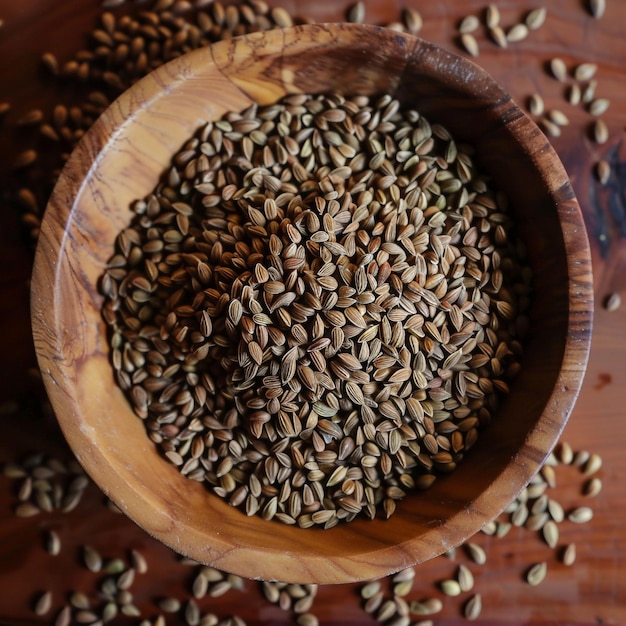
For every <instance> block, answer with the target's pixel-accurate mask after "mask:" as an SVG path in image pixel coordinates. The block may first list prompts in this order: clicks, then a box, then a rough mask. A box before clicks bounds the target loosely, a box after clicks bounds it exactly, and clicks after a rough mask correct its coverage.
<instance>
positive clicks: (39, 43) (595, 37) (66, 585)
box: [0, 0, 626, 626]
mask: <svg viewBox="0 0 626 626" xmlns="http://www.w3.org/2000/svg"><path fill="white" fill-rule="evenodd" d="M271 4H272V5H277V4H280V5H281V6H284V7H285V8H286V9H287V10H289V11H290V12H291V13H300V14H302V15H307V16H310V17H311V18H313V19H315V20H317V21H332V20H338V19H341V18H342V17H343V15H344V12H343V11H344V9H345V6H346V5H341V4H340V3H337V2H331V1H330V0H326V1H325V0H317V1H313V0H301V1H298V0H286V1H285V2H281V3H278V2H272V3H271ZM407 4H408V5H410V6H415V7H416V8H418V9H419V11H420V13H421V15H422V17H423V20H424V26H423V29H422V31H421V33H420V34H421V36H423V37H424V38H425V39H429V40H431V41H434V42H435V43H438V44H440V45H443V46H445V47H448V48H450V49H452V50H454V51H456V52H462V50H461V49H460V48H459V47H458V41H457V38H458V31H457V26H458V23H459V20H460V19H461V18H462V17H464V16H465V15H468V14H475V15H478V16H481V17H482V16H483V14H484V10H485V7H486V2H478V1H475V0H465V1H461V0H445V1H442V2H438V3H436V2H429V3H425V2H419V3H418V2H414V3H411V2H408V3H407ZM496 4H497V5H498V7H499V8H500V12H501V16H502V23H503V24H504V25H512V24H513V23H515V22H516V21H519V20H520V19H522V18H523V17H524V15H525V14H526V13H527V12H528V11H529V10H531V9H532V8H536V6H537V4H536V3H528V2H522V1H521V0H500V1H498V2H496ZM365 5H366V21H368V22H372V23H388V22H390V21H396V20H398V18H399V15H400V12H401V9H402V7H403V6H405V5H404V3H402V2H400V1H399V0H396V1H394V2H384V1H382V0H371V1H368V2H366V3H365ZM546 5H548V3H546ZM146 6H149V5H146V4H145V3H136V4H133V3H131V2H127V7H130V8H131V9H132V8H133V7H135V8H144V7H146ZM587 6H588V4H587V2H586V1H585V2H583V1H582V0H552V1H551V2H550V3H549V6H548V18H547V21H546V23H545V24H544V26H543V27H542V28H540V29H539V30H537V31H534V32H532V33H531V34H530V36H529V37H528V38H527V39H526V40H525V41H522V42H519V43H515V44H510V45H509V47H508V48H507V49H499V48H498V47H497V46H496V45H495V44H494V43H493V42H491V41H490V40H489V39H488V37H487V36H486V35H485V33H484V30H482V29H481V30H480V31H479V33H478V40H479V47H480V50H481V53H480V56H479V57H478V58H477V59H476V62H478V63H479V64H480V65H482V66H483V67H484V68H485V69H487V70H488V71H489V72H491V73H492V74H493V75H494V76H495V78H496V79H497V80H499V81H500V82H501V84H503V85H504V86H505V87H506V88H507V89H508V90H509V91H510V93H511V94H512V95H513V97H514V98H515V99H516V100H517V101H518V102H519V103H520V104H522V105H526V102H527V98H528V96H529V95H530V94H532V93H534V92H538V93H540V94H541V95H542V96H543V98H544V100H545V102H546V107H547V109H548V110H550V109H553V108H558V109H561V110H562V111H563V112H565V113H566V115H567V116H568V118H569V120H570V123H569V125H568V126H566V127H564V128H563V129H562V135H561V136H560V137H558V138H553V139H552V142H553V145H554V146H555V148H556V149H557V152H558V153H559V155H560V156H561V158H562V160H563V162H564V164H565V166H566V169H567V170H568V173H569V175H570V178H571V180H572V183H573V185H574V188H575V191H576V193H577V196H578V199H579V202H580V204H581V206H582V208H583V212H584V214H585V219H586V223H587V229H588V234H589V238H590V242H591V246H592V254H593V262H594V288H595V295H596V314H595V321H594V334H593V342H592V350H591V356H590V360H589V364H588V368H587V373H586V376H585V380H584V383H583V388H582V391H581V394H580V397H579V399H578V402H577V405H576V408H575V410H574V412H573V413H572V416H571V418H570V422H569V424H568V426H567V427H566V431H565V433H564V439H566V440H567V441H568V442H569V443H570V444H571V446H572V448H573V449H574V450H589V451H591V452H595V453H598V454H600V455H601V456H602V458H603V466H602V469H601V470H600V472H599V474H598V476H600V477H601V479H602V481H603V485H604V488H603V490H602V492H601V493H600V494H599V495H598V496H596V497H595V498H593V499H589V498H586V497H585V496H583V495H582V494H581V485H582V483H583V480H584V479H583V477H582V475H581V472H580V471H579V470H578V469H577V468H574V467H558V468H557V471H556V474H557V481H558V485H557V487H556V488H555V489H554V490H552V492H551V495H553V496H554V497H555V498H557V499H558V500H559V501H560V502H561V503H562V504H563V505H564V506H565V508H566V510H569V509H572V508H574V507H575V506H581V505H587V504H589V505H590V506H592V507H593V510H594V517H593V519H592V520H591V521H590V522H589V523H587V524H584V525H575V524H572V523H569V522H564V523H563V524H561V525H560V530H561V538H560V541H559V545H560V546H562V545H565V544H566V543H568V542H570V541H571V542H575V543H576V545H577V548H578V558H577V561H576V563H575V564H574V565H573V566H572V567H566V566H565V565H563V564H562V563H560V562H559V560H558V550H556V551H555V550H552V549H550V548H549V547H548V546H547V545H546V544H545V543H544V542H542V541H541V539H540V538H539V537H538V536H537V534H536V533H532V532H530V531H528V530H524V529H519V528H513V529H512V530H511V532H509V534H507V535H506V536H505V537H503V538H494V537H488V536H486V535H482V534H481V535H479V536H477V537H476V539H475V540H476V542H477V543H480V544H481V545H482V546H483V547H484V548H485V550H486V551H487V556H488V561H487V564H486V565H484V566H477V565H474V564H471V563H470V562H469V560H468V558H467V556H466V555H465V554H464V553H463V552H462V551H458V552H457V554H456V556H455V558H454V559H449V558H446V557H439V558H437V559H435V560H434V561H432V562H429V563H427V564H424V565H421V566H419V567H418V568H417V577H416V582H415V587H414V590H413V591H412V592H411V594H410V596H408V599H418V598H420V597H427V596H435V597H439V598H442V599H443V600H444V606H443V610H442V612H441V613H440V614H438V615H437V616H434V618H433V619H434V620H435V623H436V624H440V625H443V624H445V625H448V626H452V625H455V624H462V623H465V620H464V619H463V617H462V613H461V608H462V606H463V603H464V602H465V601H466V600H467V598H468V597H469V594H465V595H463V596H459V597H458V598H444V596H443V595H442V593H441V592H440V591H439V590H438V588H437V583H438V582H440V581H441V580H443V579H445V578H448V577H450V576H453V575H454V573H455V571H456V568H457V567H458V564H459V563H466V564H469V566H470V567H471V569H472V571H473V573H474V575H475V590H474V591H475V592H479V593H480V594H481V596H482V601H483V611H482V614H481V617H480V619H479V621H478V623H480V624H485V625H487V626H489V625H492V626H495V625H504V624H507V625H516V624H532V625H535V626H539V625H542V626H547V625H549V624H563V625H565V624H577V625H589V626H590V625H592V624H616V625H617V624H626V534H625V532H624V522H625V521H626V496H625V495H624V494H625V491H624V481H625V480H626V455H624V452H623V448H624V435H625V434H626V426H625V425H624V418H625V414H626V409H625V392H624V390H625V389H626V357H625V354H626V353H625V349H626V209H625V205H626V144H625V139H626V129H625V125H626V89H624V81H625V80H626V38H625V37H624V29H625V27H626V2H623V1H621V0H607V10H606V14H605V15H604V16H603V18H602V19H599V20H597V19H594V18H592V17H591V16H590V14H589V12H588V10H587ZM123 10H126V9H125V7H122V9H120V11H123ZM101 11H102V9H101V7H100V5H99V3H98V2H97V0H81V1H80V2H70V1H69V0H39V1H38V2H33V1H28V0H26V1H24V2H14V1H13V0H0V18H1V19H3V20H4V24H3V26H2V27H1V28H0V85H1V87H0V102H2V101H7V102H10V103H11V105H12V109H11V111H10V112H9V113H8V114H6V115H5V116H4V118H3V119H2V121H0V194H1V195H0V220H1V225H0V268H2V269H1V270H0V293H1V297H0V328H1V329H2V332H1V333H0V353H1V355H2V358H1V359H0V407H2V408H1V409H0V420H1V422H0V423H1V424H2V437H0V462H2V463H5V462H9V461H13V460H16V459H19V458H20V457H21V456H22V455H23V454H26V453H28V452H31V451H43V452H46V453H48V454H52V455H56V456H58V457H59V458H65V459H68V458H71V455H70V453H69V450H68V449H67V447H66V445H65V443H64V441H63V438H62V435H61V434H60V431H59V429H58V427H57V425H56V422H55V420H54V418H53V416H52V415H51V414H50V413H49V412H48V411H46V410H43V411H42V409H41V405H42V401H43V404H44V405H45V399H43V396H42V391H41V387H40V384H39V382H38V380H37V377H36V375H35V373H34V371H33V369H34V368H35V360H34V353H33V349H32V345H31V338H30V337H31V335H30V325H29V316H28V280H29V275H30V269H31V263H32V256H33V250H32V244H31V242H30V241H29V238H28V233H27V231H26V229H24V228H23V227H22V225H21V222H20V213H19V211H18V210H17V209H16V207H15V206H14V204H12V203H11V201H10V199H11V189H12V188H13V187H14V184H15V180H16V177H17V176H18V175H17V174H16V173H15V172H14V171H13V170H12V169H11V163H12V161H13V159H14V158H15V155H16V154H17V150H18V148H19V146H20V144H21V142H22V141H24V140H25V137H26V139H28V137H27V135H28V132H30V131H26V135H25V133H24V131H21V132H17V131H16V130H15V121H16V120H17V119H18V118H19V116H20V115H21V114H23V113H25V112H26V111H28V110H30V109H31V108H33V107H40V108H42V109H44V110H46V111H49V110H50V109H51V107H52V105H53V104H54V103H55V102H57V101H58V100H59V98H61V97H65V95H66V94H64V93H63V89H62V88H61V87H59V86H58V85H57V84H55V82H54V81H51V80H49V79H46V78H45V76H43V75H42V72H41V68H40V62H39V59H40V56H41V54H42V53H43V52H46V51H53V52H54V53H55V54H56V55H57V56H58V58H59V59H61V60H67V59H69V58H70V57H71V55H72V54H73V53H74V52H75V51H76V50H77V49H79V48H80V47H82V46H84V45H85V42H86V36H87V34H88V33H89V32H90V31H91V30H92V29H93V28H94V26H95V24H96V22H97V19H98V15H99V14H100V13H101ZM554 56H559V57H561V58H562V59H563V60H564V61H565V62H566V63H567V65H568V67H570V68H572V67H574V66H576V65H577V64H579V63H582V62H593V63H596V64H597V65H598V70H597V75H596V79H597V81H598V86H597V95H598V96H599V97H606V98H609V99H610V100H611V105H610V108H609V110H608V111H607V112H606V113H605V114H604V115H603V116H602V117H603V119H604V120H605V122H606V123H607V125H608V128H609V131H610V138H609V140H608V141H607V142H606V143H605V144H603V145H598V144H595V143H594V142H593V141H592V140H591V138H590V130H589V129H590V124H591V123H592V121H593V118H592V116H591V115H590V114H589V113H588V112H587V111H586V110H584V108H583V107H581V106H578V107H574V106H572V105H570V104H568V103H567V102H566V100H565V98H564V89H565V85H564V84H563V83H559V82H558V81H556V80H555V79H554V78H553V77H551V76H550V75H549V74H548V73H547V72H546V62H547V61H548V60H549V59H550V58H552V57H554ZM570 82H571V81H570ZM599 159H606V160H608V161H609V162H610V163H611V165H612V177H611V180H610V181H609V184H608V185H606V186H601V185H599V184H598V182H597V180H596V178H595V175H594V166H595V163H596V162H597V161H598V160H599ZM614 292H615V293H621V294H622V297H623V299H624V301H625V304H624V305H623V306H622V307H621V309H619V310H617V311H612V312H609V311H607V310H606V309H605V308H604V306H603V305H604V302H605V299H606V297H607V296H608V295H609V294H610V293H614ZM13 404H16V406H17V411H14V410H12V408H11V407H12V406H13ZM15 489H16V483H15V481H11V480H10V479H8V478H6V477H0V623H3V624H11V625H12V624H38V623H51V621H52V619H53V615H54V613H53V612H51V613H50V614H49V615H47V616H44V617H40V618H38V617H36V616H35V615H34V614H33V612H32V610H31V607H32V602H33V600H34V598H35V597H36V595H37V593H38V592H41V591H44V590H46V589H51V590H52V591H53V596H54V607H56V608H58V607H60V606H61V604H62V602H63V601H65V600H66V599H67V595H68V592H69V590H75V589H76V590H82V591H84V592H85V593H89V594H91V596H92V597H93V598H94V599H95V598H96V593H95V585H96V583H97V580H98V576H97V575H96V574H92V573H90V572H88V571H87V570H86V569H85V568H84V567H82V566H81V563H80V558H79V555H80V550H81V546H83V545H85V544H89V545H93V546H94V547H96V548H97V549H98V550H100V551H101V552H102V554H103V555H106V556H108V557H111V558H116V557H120V558H127V553H128V550H129V549H131V548H136V549H139V550H141V551H142V553H143V554H144V555H145V556H146V559H147V560H148V563H149V572H148V573H147V574H145V575H142V576H138V577H137V580H136V581H135V583H134V584H133V586H132V592H133V594H134V602H135V604H136V605H137V606H138V607H139V608H140V609H141V611H142V617H146V618H154V616H155V615H156V614H157V613H158V610H157V608H156V606H155V604H154V601H155V599H156V598H159V597H162V596H165V595H175V596H176V597H179V598H181V599H188V598H190V597H191V595H190V576H191V572H192V568H190V567H189V566H186V565H182V564H180V562H179V561H178V559H177V558H176V556H175V555H174V554H173V553H172V552H171V551H170V550H169V549H167V548H165V547H164V546H162V545H160V544H159V543H157V542H156V541H154V540H152V539H151V538H150V537H149V536H147V535H146V534H145V533H144V532H143V531H142V530H140V529H139V528H137V527H136V526H135V525H134V524H133V523H132V522H130V521H129V520H127V519H126V518H125V517H123V516H122V515H119V514H116V513H113V512H112V511H110V510H109V509H107V507H106V506H105V504H104V497H103V495H102V494H101V493H100V492H99V491H98V489H97V488H96V487H95V486H90V487H89V488H88V490H87V492H86V494H85V496H84V498H83V499H82V500H81V502H80V504H79V506H78V507H77V508H76V509H75V510H74V511H73V512H71V513H67V514H62V513H49V514H40V515H38V516H35V517H32V518H28V519H18V518H16V517H15V516H14V514H13V509H14V506H15V503H16V493H15ZM45 529H56V530H57V532H58V533H59V535H60V536H61V538H62V541H63V550H62V552H61V554H60V555H59V556H57V557H52V556H50V555H47V554H46V553H45V551H44V549H43V544H42V532H43V531H44V530H45ZM539 561H546V562H547V563H548V576H547V578H546V580H545V581H544V583H543V584H541V585H540V586H538V587H530V586H529V585H528V584H526V583H525V582H524V580H523V576H524V574H525V572H526V570H527V569H528V567H529V566H530V565H531V564H532V563H535V562H539ZM385 584H387V585H388V581H386V582H385ZM358 591H359V586H358V585H341V586H329V587H322V588H320V589H319V591H318V594H317V597H316V600H315V602H314V605H313V609H312V612H313V613H315V614H316V615H317V616H318V617H319V619H320V622H321V623H322V624H355V625H356V624H368V623H372V624H373V623H375V620H374V619H373V618H372V617H370V616H368V615H367V614H366V613H365V612H364V611H363V608H362V603H361V601H360V599H359V595H358ZM199 604H200V605H201V606H202V607H203V610H206V611H211V612H214V613H215V614H216V615H218V616H219V617H220V618H222V617H227V616H228V615H233V614H236V615H239V616H241V617H242V618H243V619H244V620H245V621H246V623H247V624H291V623H295V617H294V614H293V613H290V612H285V611H283V610H281V609H280V608H279V607H277V606H275V605H272V604H270V603H269V602H268V601H267V600H265V599H264V598H263V596H262V594H261V593H260V590H259V584H258V583H257V582H254V581H246V582H245V586H244V590H243V591H237V590H232V591H229V592H228V593H226V594H225V595H224V596H221V597H219V598H206V599H205V600H203V601H201V602H199ZM418 619H419V618H418V617H416V616H413V621H418ZM138 622H139V618H136V617H135V618H116V620H115V621H114V623H115V624H117V623H120V624H126V623H128V624H134V623H138ZM167 623H168V624H176V623H182V621H181V617H180V616H168V618H167Z"/></svg>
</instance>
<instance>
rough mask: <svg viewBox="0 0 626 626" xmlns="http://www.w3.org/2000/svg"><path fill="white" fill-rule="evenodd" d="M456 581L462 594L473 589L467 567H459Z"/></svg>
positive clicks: (470, 573) (471, 575)
mask: <svg viewBox="0 0 626 626" xmlns="http://www.w3.org/2000/svg"><path fill="white" fill-rule="evenodd" d="M457 580H458V581H459V587H460V588H461V591H463V592H466V591H471V590H472V588H473V587H474V576H473V574H472V572H471V571H470V569H469V567H467V565H462V564H461V565H459V571H458V572H457Z"/></svg>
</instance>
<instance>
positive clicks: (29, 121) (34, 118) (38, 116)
mask: <svg viewBox="0 0 626 626" xmlns="http://www.w3.org/2000/svg"><path fill="white" fill-rule="evenodd" d="M41 120H43V111H42V110H41V109H32V110H30V111H28V112H26V113H24V115H22V116H21V117H20V118H18V120H17V122H16V124H17V125H18V126H32V125H34V124H40V123H41Z"/></svg>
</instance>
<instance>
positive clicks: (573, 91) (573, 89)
mask: <svg viewBox="0 0 626 626" xmlns="http://www.w3.org/2000/svg"><path fill="white" fill-rule="evenodd" d="M582 96H583V94H582V91H581V89H580V85H579V84H577V83H573V84H571V85H570V86H569V87H568V88H567V101H568V102H569V103H570V104H571V105H572V106H578V105H579V104H580V103H581V101H582Z"/></svg>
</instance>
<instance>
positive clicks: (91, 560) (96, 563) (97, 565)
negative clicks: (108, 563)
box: [83, 546, 102, 572]
mask: <svg viewBox="0 0 626 626" xmlns="http://www.w3.org/2000/svg"><path fill="white" fill-rule="evenodd" d="M83 562H84V563H85V566H86V567H87V569H88V570H89V571H90V572H99V571H100V570H101V569H102V557H101V556H100V554H99V553H98V552H97V550H95V549H94V548H92V547H91V546H83Z"/></svg>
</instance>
